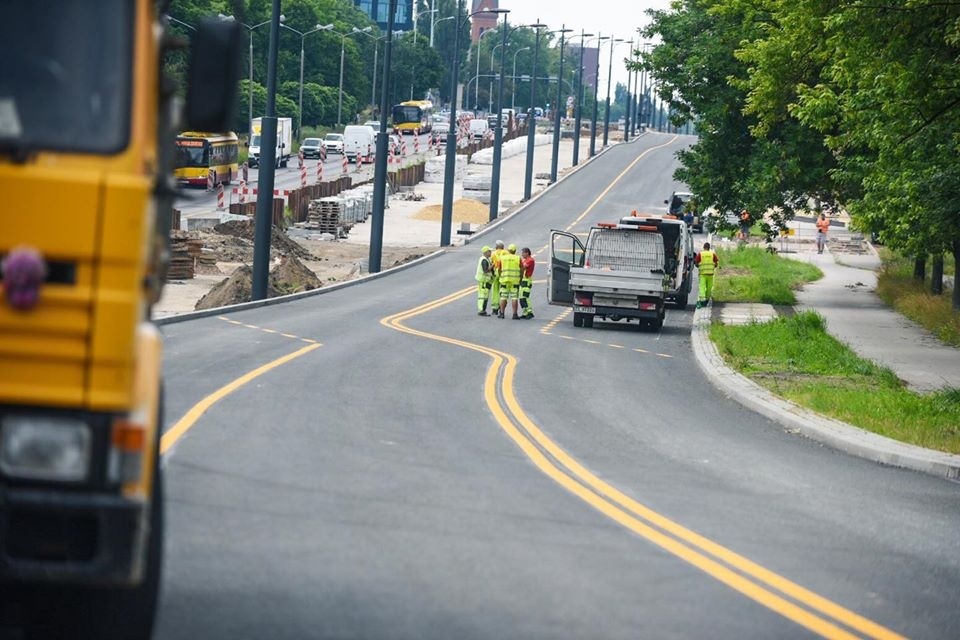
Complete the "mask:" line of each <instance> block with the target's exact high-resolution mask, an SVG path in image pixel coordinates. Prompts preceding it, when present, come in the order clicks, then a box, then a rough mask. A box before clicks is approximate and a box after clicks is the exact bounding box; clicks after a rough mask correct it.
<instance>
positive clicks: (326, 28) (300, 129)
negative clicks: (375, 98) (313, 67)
mask: <svg viewBox="0 0 960 640" xmlns="http://www.w3.org/2000/svg"><path fill="white" fill-rule="evenodd" d="M280 26H281V27H283V28H284V29H287V30H289V31H293V32H294V33H295V34H297V35H298V36H300V102H299V103H298V106H297V109H298V110H299V113H298V115H297V136H302V135H303V42H304V40H306V38H307V36H308V35H310V34H311V33H316V32H317V31H329V30H330V29H333V24H325V25H322V26H321V25H319V24H318V25H317V26H315V27H314V28H313V29H311V30H310V31H307V32H303V31H299V30H297V29H294V28H293V27H289V26H287V25H285V24H281V25H280ZM252 119H253V117H252V116H251V120H252Z"/></svg>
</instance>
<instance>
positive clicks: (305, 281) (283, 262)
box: [270, 256, 322, 295]
mask: <svg viewBox="0 0 960 640" xmlns="http://www.w3.org/2000/svg"><path fill="white" fill-rule="evenodd" d="M321 286H322V283H321V282H320V278H318V277H317V274H315V273H314V272H313V271H311V270H310V269H309V268H307V266H306V265H305V264H303V263H302V262H300V260H299V259H297V257H296V256H284V257H282V258H280V264H278V265H277V266H275V267H274V268H273V269H272V270H271V271H270V287H271V288H272V289H275V290H276V291H277V292H278V295H284V294H287V293H300V292H301V291H311V290H313V289H319V288H320V287H321Z"/></svg>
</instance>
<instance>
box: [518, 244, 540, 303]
mask: <svg viewBox="0 0 960 640" xmlns="http://www.w3.org/2000/svg"><path fill="white" fill-rule="evenodd" d="M536 265H537V263H536V261H535V260H534V259H533V255H532V254H531V253H530V247H524V248H523V249H520V308H521V309H523V313H522V314H520V316H521V317H522V318H523V319H524V320H529V319H531V318H533V304H532V303H531V302H530V291H531V290H532V289H533V270H534V268H536Z"/></svg>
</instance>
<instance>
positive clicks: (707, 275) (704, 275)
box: [693, 242, 720, 309]
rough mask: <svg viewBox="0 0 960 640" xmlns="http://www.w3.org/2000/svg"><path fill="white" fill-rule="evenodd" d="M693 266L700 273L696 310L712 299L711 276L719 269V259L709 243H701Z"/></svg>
mask: <svg viewBox="0 0 960 640" xmlns="http://www.w3.org/2000/svg"><path fill="white" fill-rule="evenodd" d="M693 262H694V264H696V265H697V269H698V270H699V271H700V277H699V278H698V279H699V281H700V291H699V295H698V296H697V309H700V308H703V307H705V306H707V303H708V302H709V301H710V300H711V299H713V274H714V272H715V271H716V270H717V269H719V268H720V258H719V257H717V254H716V252H715V251H713V250H711V249H710V243H709V242H704V243H703V250H702V251H700V252H699V253H697V255H696V256H694V258H693Z"/></svg>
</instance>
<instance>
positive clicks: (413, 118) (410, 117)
mask: <svg viewBox="0 0 960 640" xmlns="http://www.w3.org/2000/svg"><path fill="white" fill-rule="evenodd" d="M432 115H433V103H432V102H430V101H429V100H408V101H407V102H401V103H400V104H398V105H395V106H394V107H393V110H392V113H391V116H392V118H393V132H394V133H396V134H398V135H403V134H404V133H414V132H415V131H417V130H419V131H420V133H427V132H429V131H430V129H431V126H432V124H433V121H432V120H431V118H430V116H432Z"/></svg>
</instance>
